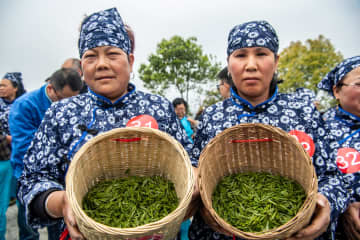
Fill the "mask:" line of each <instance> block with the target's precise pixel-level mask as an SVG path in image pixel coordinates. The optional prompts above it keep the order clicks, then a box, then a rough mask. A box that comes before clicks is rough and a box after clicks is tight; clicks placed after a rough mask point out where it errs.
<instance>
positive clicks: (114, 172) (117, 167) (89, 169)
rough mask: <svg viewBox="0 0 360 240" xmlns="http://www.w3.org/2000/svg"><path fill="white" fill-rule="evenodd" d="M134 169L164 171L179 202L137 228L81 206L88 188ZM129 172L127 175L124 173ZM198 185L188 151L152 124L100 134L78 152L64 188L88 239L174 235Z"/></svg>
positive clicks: (138, 171) (141, 173)
mask: <svg viewBox="0 0 360 240" xmlns="http://www.w3.org/2000/svg"><path fill="white" fill-rule="evenodd" d="M127 169H130V175H136V176H163V177H165V178H167V179H168V180H170V181H172V182H173V183H174V185H175V191H176V193H177V196H178V198H179V205H178V207H177V208H176V209H175V210H174V211H172V212H171V213H170V214H169V215H167V216H166V217H164V218H162V219H160V220H158V221H156V222H152V223H149V224H146V225H143V226H138V227H135V228H115V227H109V226H106V225H103V224H101V223H98V222H96V221H94V220H93V219H91V218H89V217H88V216H87V215H86V214H85V212H84V211H83V210H82V208H81V206H82V199H83V197H84V196H85V194H86V193H87V192H88V190H89V189H90V188H91V187H92V186H94V185H95V184H96V183H98V182H99V181H102V180H109V179H115V178H119V177H124V176H125V174H126V173H125V172H126V170H127ZM126 176H128V175H126ZM193 187H194V176H193V171H192V166H191V163H190V160H189V157H188V155H187V153H186V151H185V150H184V148H183V147H182V146H181V144H180V143H179V142H178V141H176V140H175V139H174V138H173V137H171V136H170V135H168V134H167V133H164V132H161V131H159V130H156V129H152V128H142V127H137V128H135V127H129V128H119V129H114V130H111V131H109V132H106V133H102V134H99V135H98V136H96V137H94V138H93V139H91V140H89V141H88V142H87V143H86V144H84V145H83V146H82V147H81V149H80V150H79V151H78V152H77V153H76V155H75V156H74V159H73V160H72V162H71V164H70V166H69V169H68V172H67V175H66V194H67V196H68V198H69V201H70V204H71V206H72V209H73V212H74V215H75V218H76V221H77V224H78V226H79V229H80V231H81V232H82V233H83V235H84V236H85V237H86V238H87V239H131V240H137V239H139V240H140V239H141V240H143V239H172V238H174V237H175V236H176V234H177V232H178V231H179V229H180V225H181V222H182V221H183V219H184V215H185V213H186V210H187V207H188V205H189V203H190V200H191V196H192V192H193Z"/></svg>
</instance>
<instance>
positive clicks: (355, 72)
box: [318, 56, 360, 238]
mask: <svg viewBox="0 0 360 240" xmlns="http://www.w3.org/2000/svg"><path fill="white" fill-rule="evenodd" d="M318 88H320V89H323V90H325V91H327V92H329V93H330V94H332V96H333V97H335V98H336V100H337V103H338V105H337V106H336V107H333V108H331V109H329V110H328V111H326V112H325V113H324V119H325V121H326V125H327V127H328V128H329V129H330V137H329V141H330V142H331V143H330V146H331V147H332V148H333V149H335V152H334V154H336V164H337V167H338V168H339V169H340V171H341V172H342V173H343V174H344V180H345V187H346V188H347V189H348V191H349V193H350V195H351V196H350V202H351V203H350V205H349V207H348V209H347V210H346V212H345V214H344V215H343V219H344V222H346V224H347V225H351V226H350V227H351V228H353V229H356V232H357V237H358V238H360V56H355V57H351V58H348V59H345V60H344V61H342V62H341V63H339V64H338V65H337V66H336V67H335V68H334V69H333V70H331V71H330V72H329V73H328V74H327V75H326V76H325V77H324V79H323V80H322V81H321V82H320V83H319V84H318ZM346 233H348V232H346ZM349 238H350V237H349Z"/></svg>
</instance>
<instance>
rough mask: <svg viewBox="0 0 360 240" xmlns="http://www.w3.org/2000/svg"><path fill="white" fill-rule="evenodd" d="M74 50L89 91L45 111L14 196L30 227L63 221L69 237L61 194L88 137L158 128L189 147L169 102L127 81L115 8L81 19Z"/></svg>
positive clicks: (71, 223)
mask: <svg viewBox="0 0 360 240" xmlns="http://www.w3.org/2000/svg"><path fill="white" fill-rule="evenodd" d="M78 45H79V52H80V58H81V65H82V69H83V76H84V80H85V82H86V84H87V86H88V87H89V91H88V93H85V94H82V95H78V96H75V97H72V98H68V99H65V100H63V101H59V102H56V103H54V104H53V105H52V106H51V107H50V109H49V110H48V111H47V113H46V114H45V117H44V120H43V122H42V124H41V125H40V127H39V129H38V131H37V133H36V134H35V137H34V139H33V142H32V143H31V145H30V148H29V150H28V153H27V155H26V156H25V158H24V164H25V169H24V172H23V175H22V176H21V178H20V190H19V195H18V197H19V198H20V199H21V201H23V203H24V205H25V206H26V215H27V221H28V223H29V224H30V225H31V226H32V227H34V228H40V227H43V226H45V225H50V224H54V223H56V222H58V221H62V220H64V222H65V224H66V225H67V229H68V232H69V234H70V236H71V239H84V237H83V235H82V234H81V233H80V232H79V230H78V228H77V225H76V222H75V219H74V215H73V213H72V210H71V207H70V206H69V201H68V198H67V196H66V194H65V191H64V187H65V174H66V170H67V168H68V165H69V163H70V161H71V159H72V157H73V156H74V154H75V153H76V152H77V151H78V150H79V148H80V147H81V146H82V145H83V144H84V143H85V142H87V141H88V140H90V139H91V138H93V137H94V136H96V135H98V134H99V133H101V132H106V131H109V130H111V129H114V128H121V127H126V126H145V127H152V128H158V129H159V130H162V131H164V132H167V133H169V134H170V135H172V136H173V137H174V138H175V139H177V140H178V141H180V142H181V143H182V145H183V146H185V148H188V149H189V148H191V146H192V145H191V143H190V142H188V140H187V136H186V133H185V131H184V130H183V129H182V128H181V125H180V122H179V121H178V120H177V117H176V114H175V112H174V109H173V107H172V104H171V102H169V101H168V100H166V99H165V98H163V97H160V96H157V95H152V94H146V93H143V92H141V91H137V90H136V88H135V85H133V84H131V83H129V81H130V74H131V72H132V66H133V63H134V55H133V54H132V52H131V51H132V50H131V49H132V47H131V41H130V39H129V35H128V33H127V31H126V28H125V26H124V23H123V21H122V19H121V17H120V15H119V13H118V11H117V10H116V9H115V8H112V9H108V10H105V11H100V12H96V13H93V14H92V15H90V16H88V17H87V18H86V19H85V20H84V21H83V23H82V26H81V31H80V38H79V42H78Z"/></svg>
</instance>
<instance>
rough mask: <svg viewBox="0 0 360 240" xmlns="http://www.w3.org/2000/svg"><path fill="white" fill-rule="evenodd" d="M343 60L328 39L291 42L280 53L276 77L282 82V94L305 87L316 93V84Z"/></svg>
mask: <svg viewBox="0 0 360 240" xmlns="http://www.w3.org/2000/svg"><path fill="white" fill-rule="evenodd" d="M342 60H343V56H342V54H341V53H340V52H336V51H335V48H334V46H333V45H332V44H331V42H330V40H329V39H326V38H325V37H324V36H323V35H319V37H318V38H317V39H308V40H306V42H305V43H304V44H303V43H301V42H300V41H297V42H291V43H290V45H289V47H287V48H285V49H284V50H283V51H282V52H281V53H280V60H279V65H278V77H279V78H280V79H282V80H284V82H283V83H281V84H280V85H279V89H280V91H282V92H294V91H295V90H296V89H297V88H300V87H305V88H308V89H311V90H313V91H314V92H315V93H317V92H318V89H317V87H316V86H317V84H318V83H319V82H320V81H321V79H322V78H323V77H324V76H325V75H326V74H327V73H328V72H329V71H330V70H331V69H332V68H333V67H335V65H336V64H337V63H339V62H341V61H342Z"/></svg>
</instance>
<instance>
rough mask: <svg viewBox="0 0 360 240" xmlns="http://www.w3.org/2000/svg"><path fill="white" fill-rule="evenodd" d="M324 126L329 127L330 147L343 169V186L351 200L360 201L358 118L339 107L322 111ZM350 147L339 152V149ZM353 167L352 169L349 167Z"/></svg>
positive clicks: (359, 126) (359, 124)
mask: <svg viewBox="0 0 360 240" xmlns="http://www.w3.org/2000/svg"><path fill="white" fill-rule="evenodd" d="M324 119H325V122H326V127H328V128H329V129H330V136H329V140H330V147H331V148H332V149H334V154H336V155H337V165H338V167H339V169H341V171H343V175H344V181H345V187H346V188H347V189H348V191H349V193H350V201H351V202H355V201H357V202H359V201H360V172H359V171H358V170H360V167H358V166H360V118H359V117H357V116H355V115H353V114H351V113H349V112H347V111H345V110H344V109H342V108H341V107H335V108H331V109H329V110H328V111H326V112H325V113H324ZM345 148H351V150H350V152H349V153H344V154H341V153H340V151H341V149H345ZM338 153H339V154H338ZM351 168H353V169H351Z"/></svg>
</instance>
